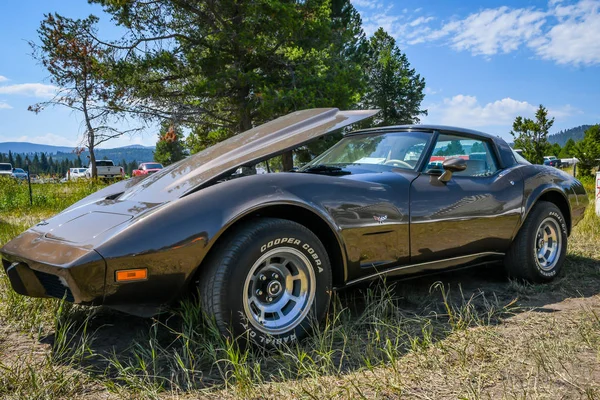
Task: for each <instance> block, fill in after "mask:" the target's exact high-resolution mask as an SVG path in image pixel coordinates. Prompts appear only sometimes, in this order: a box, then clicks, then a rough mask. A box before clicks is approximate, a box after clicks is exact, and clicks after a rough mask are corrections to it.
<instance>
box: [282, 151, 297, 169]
mask: <svg viewBox="0 0 600 400" xmlns="http://www.w3.org/2000/svg"><path fill="white" fill-rule="evenodd" d="M281 164H282V167H283V170H284V171H291V170H292V168H294V153H293V152H292V150H290V151H286V152H285V153H283V154H282V155H281Z"/></svg>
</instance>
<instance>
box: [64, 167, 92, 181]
mask: <svg viewBox="0 0 600 400" xmlns="http://www.w3.org/2000/svg"><path fill="white" fill-rule="evenodd" d="M86 172H87V168H69V171H68V172H67V177H66V178H67V180H73V181H74V180H77V179H81V178H86Z"/></svg>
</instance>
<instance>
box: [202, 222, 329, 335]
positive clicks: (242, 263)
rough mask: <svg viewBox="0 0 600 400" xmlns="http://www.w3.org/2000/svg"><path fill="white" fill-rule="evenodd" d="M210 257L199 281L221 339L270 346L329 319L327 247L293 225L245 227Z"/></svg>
mask: <svg viewBox="0 0 600 400" xmlns="http://www.w3.org/2000/svg"><path fill="white" fill-rule="evenodd" d="M217 246H218V247H217V248H215V249H213V251H211V254H210V256H209V258H208V259H207V263H206V264H205V266H204V267H205V268H206V269H205V270H204V271H202V273H201V274H200V278H199V281H198V286H199V291H200V296H201V300H202V304H203V307H204V310H205V311H206V312H208V313H209V314H211V315H213V316H214V317H215V320H216V323H217V326H218V327H219V329H220V331H221V333H223V334H224V335H226V336H233V337H236V338H237V337H241V338H248V339H250V340H251V341H252V342H256V343H259V344H265V345H279V344H283V343H291V342H294V341H296V340H299V339H301V338H302V337H304V336H305V335H306V334H307V332H308V331H309V330H310V328H311V326H312V323H313V322H314V321H315V320H316V321H318V320H320V319H321V318H322V317H323V316H324V315H325V313H326V311H327V308H328V306H329V300H330V295H331V267H330V264H329V258H328V256H327V252H326V250H325V248H324V247H323V244H322V243H321V242H320V241H319V239H318V238H317V237H316V236H315V234H314V233H312V232H311V231H310V230H308V229H307V228H305V227H304V226H302V225H300V224H297V223H295V222H292V221H288V220H282V219H274V218H262V219H257V220H253V221H250V222H247V223H245V224H244V225H242V226H240V227H239V228H238V229H236V230H235V231H234V232H232V233H231V234H228V235H227V236H226V237H225V238H223V240H220V241H219V243H218V244H217Z"/></svg>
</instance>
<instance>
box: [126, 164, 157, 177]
mask: <svg viewBox="0 0 600 400" xmlns="http://www.w3.org/2000/svg"><path fill="white" fill-rule="evenodd" d="M161 169H163V166H162V164H160V163H155V162H145V163H141V164H140V165H139V166H138V167H137V169H134V170H133V171H132V173H131V175H132V176H142V175H149V174H153V173H155V172H158V171H160V170H161Z"/></svg>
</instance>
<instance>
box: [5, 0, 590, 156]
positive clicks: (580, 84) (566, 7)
mask: <svg viewBox="0 0 600 400" xmlns="http://www.w3.org/2000/svg"><path fill="white" fill-rule="evenodd" d="M352 2H353V4H354V5H355V7H356V8H357V9H358V10H359V11H360V13H361V16H362V18H363V25H364V28H365V30H366V32H367V34H372V33H373V32H374V31H375V30H376V29H377V28H378V27H380V26H382V27H383V28H384V29H386V30H387V31H388V33H390V34H391V35H392V36H394V37H395V38H396V40H397V41H398V45H399V47H400V48H401V49H402V51H404V52H405V53H406V54H407V55H408V58H409V61H410V62H411V64H412V66H413V67H414V68H416V70H417V71H418V72H419V73H420V74H421V75H422V76H424V77H425V79H426V82H427V89H426V91H427V96H426V98H425V100H424V102H423V106H424V108H426V109H428V110H429V116H427V117H425V118H423V122H424V123H435V124H447V125H457V126H462V127H467V128H473V129H478V130H483V131H486V132H489V133H493V134H497V135H501V136H502V137H505V138H509V137H510V135H509V131H510V128H511V124H512V121H513V119H514V117H515V116H517V115H523V116H533V113H534V112H535V109H536V108H537V106H538V105H539V104H544V105H545V106H546V107H548V108H549V109H550V113H551V115H552V116H554V117H555V118H556V122H555V125H554V129H553V131H554V132H556V131H558V130H561V129H565V128H570V127H573V126H577V125H581V124H592V123H599V122H600V108H599V107H598V105H599V104H600V0H578V1H577V0H572V1H569V0H550V1H534V0H521V1H515V0H504V1H499V0H486V1H472V0H462V1H450V0H403V1H390V0H352ZM55 11H56V12H59V13H61V14H64V15H66V16H70V17H85V16H87V15H89V14H90V13H93V14H95V15H97V16H99V17H100V18H101V27H100V29H101V35H104V36H105V37H106V36H107V35H108V36H114V35H116V34H117V32H116V30H115V28H113V27H112V25H111V23H110V20H109V19H108V17H107V16H106V15H105V14H103V13H102V11H101V9H100V8H99V7H97V6H91V5H89V4H87V1H85V0H32V1H28V2H26V3H25V2H8V1H7V2H3V4H2V5H0V51H1V54H2V57H0V142H5V141H32V142H36V143H46V144H56V145H67V146H68V145H77V144H78V143H79V139H78V138H79V137H80V133H81V131H82V128H81V121H80V118H79V116H78V115H77V114H73V113H71V112H70V111H68V110H65V109H62V108H59V107H57V108H53V109H47V110H45V111H43V112H42V113H40V114H38V115H35V114H33V113H31V112H28V111H27V106H28V105H31V104H34V103H36V102H38V101H42V100H44V99H47V98H48V96H51V95H52V93H53V91H54V90H55V88H54V87H52V86H51V85H50V84H49V81H48V79H47V77H48V75H47V72H46V71H45V70H44V69H43V68H42V67H41V66H39V65H37V64H36V63H35V61H34V60H33V59H32V58H31V56H30V53H31V49H30V48H29V46H28V44H27V41H28V40H36V37H37V33H36V29H37V28H38V26H39V23H40V21H41V20H42V18H43V14H44V13H47V12H55ZM155 142H156V134H155V132H154V131H153V129H149V130H147V132H146V133H145V134H144V135H141V136H140V135H138V136H135V137H131V138H130V137H124V138H121V139H116V140H113V141H111V142H109V143H107V145H106V147H117V146H123V145H128V144H145V145H153V144H154V143H155Z"/></svg>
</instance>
